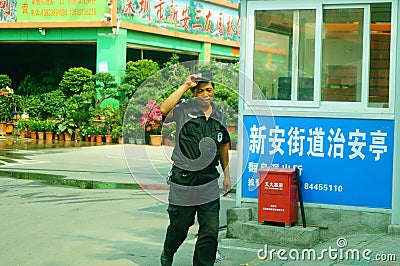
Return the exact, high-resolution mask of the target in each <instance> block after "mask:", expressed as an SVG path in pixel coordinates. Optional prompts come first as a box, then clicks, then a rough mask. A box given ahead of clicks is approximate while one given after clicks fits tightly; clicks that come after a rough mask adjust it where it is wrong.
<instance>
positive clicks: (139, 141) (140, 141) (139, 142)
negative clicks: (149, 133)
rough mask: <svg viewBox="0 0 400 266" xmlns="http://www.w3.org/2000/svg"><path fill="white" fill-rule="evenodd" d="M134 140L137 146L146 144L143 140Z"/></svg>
mask: <svg viewBox="0 0 400 266" xmlns="http://www.w3.org/2000/svg"><path fill="white" fill-rule="evenodd" d="M135 140H136V144H139V145H143V144H145V143H146V141H145V139H135Z"/></svg>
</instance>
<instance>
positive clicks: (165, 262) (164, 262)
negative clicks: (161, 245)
mask: <svg viewBox="0 0 400 266" xmlns="http://www.w3.org/2000/svg"><path fill="white" fill-rule="evenodd" d="M160 261H161V266H172V256H168V255H167V254H166V253H165V252H164V251H163V252H162V253H161V257H160Z"/></svg>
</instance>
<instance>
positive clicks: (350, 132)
mask: <svg viewBox="0 0 400 266" xmlns="http://www.w3.org/2000/svg"><path fill="white" fill-rule="evenodd" d="M244 122H245V132H246V133H245V134H244V135H245V139H244V140H243V143H244V147H243V155H244V156H243V179H242V190H243V195H242V196H243V197H250V198H252V197H257V188H258V176H257V170H258V169H260V168H264V167H268V166H272V167H283V168H289V167H297V168H299V170H300V174H301V178H302V182H303V186H302V189H303V193H304V200H305V201H306V202H315V203H327V204H344V205H352V206H368V207H382V208H389V207H390V205H391V191H392V187H391V180H392V166H393V139H394V137H393V131H394V129H393V127H394V125H393V121H389V120H367V119H359V120H358V119H337V118H325V119H324V118H293V117H275V118H274V122H271V118H269V119H267V118H262V117H260V116H258V117H256V116H245V117H244ZM378 188H379V189H378ZM371 195H375V196H374V197H371ZM376 195H382V196H381V197H379V199H377V197H376Z"/></svg>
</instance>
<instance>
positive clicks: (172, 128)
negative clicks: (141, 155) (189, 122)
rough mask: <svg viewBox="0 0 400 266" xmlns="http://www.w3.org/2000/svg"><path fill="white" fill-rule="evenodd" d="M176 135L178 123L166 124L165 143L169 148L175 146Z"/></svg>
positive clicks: (164, 129)
mask: <svg viewBox="0 0 400 266" xmlns="http://www.w3.org/2000/svg"><path fill="white" fill-rule="evenodd" d="M175 134H176V123H172V122H171V123H164V124H163V128H162V135H163V143H164V144H165V145H167V146H174V144H175Z"/></svg>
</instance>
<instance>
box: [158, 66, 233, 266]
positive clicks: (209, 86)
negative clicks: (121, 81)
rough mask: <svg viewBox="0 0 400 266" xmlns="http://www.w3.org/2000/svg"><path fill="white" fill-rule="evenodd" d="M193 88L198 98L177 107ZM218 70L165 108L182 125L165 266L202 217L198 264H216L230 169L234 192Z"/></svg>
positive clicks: (188, 85)
mask: <svg viewBox="0 0 400 266" xmlns="http://www.w3.org/2000/svg"><path fill="white" fill-rule="evenodd" d="M189 89H190V90H191V93H192V95H193V96H194V99H190V100H188V101H186V102H183V103H180V104H179V105H178V106H176V105H177V104H178V103H179V101H180V99H181V97H182V96H183V94H184V93H185V92H186V91H187V90H189ZM213 95H214V83H213V82H212V72H211V71H209V70H199V71H196V72H195V73H193V74H192V75H190V76H189V77H188V78H187V80H186V82H185V83H184V84H183V85H181V86H180V87H179V88H178V89H177V90H176V91H175V92H173V93H172V94H171V95H170V96H169V97H168V98H167V99H166V100H165V102H164V103H163V104H162V105H161V113H162V114H163V115H164V116H166V119H165V122H169V121H175V122H176V129H177V131H176V136H175V138H176V139H175V143H176V144H175V148H174V151H173V153H172V160H173V162H174V165H173V166H172V169H171V174H170V193H169V205H168V214H169V219H170V224H169V226H168V228H167V233H166V238H165V242H164V249H163V251H162V254H161V265H172V260H173V256H174V254H175V252H176V251H177V250H178V248H179V246H180V245H181V244H182V243H183V241H184V240H185V238H186V237H187V233H188V230H189V227H190V226H192V225H193V224H194V218H195V215H196V213H197V220H198V223H199V231H198V239H197V242H196V246H195V251H194V255H193V265H194V266H198V265H214V262H215V257H216V252H217V246H218V229H219V209H220V201H219V196H220V194H219V187H218V178H219V172H218V170H217V166H218V165H219V163H221V167H222V169H223V171H224V180H223V195H227V193H228V192H229V191H230V189H231V180H230V173H229V167H228V162H229V156H228V150H229V147H230V137H229V133H228V131H227V130H226V118H225V115H224V114H223V112H222V110H221V109H220V108H218V107H216V106H215V105H214V103H213V102H212V98H213Z"/></svg>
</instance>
